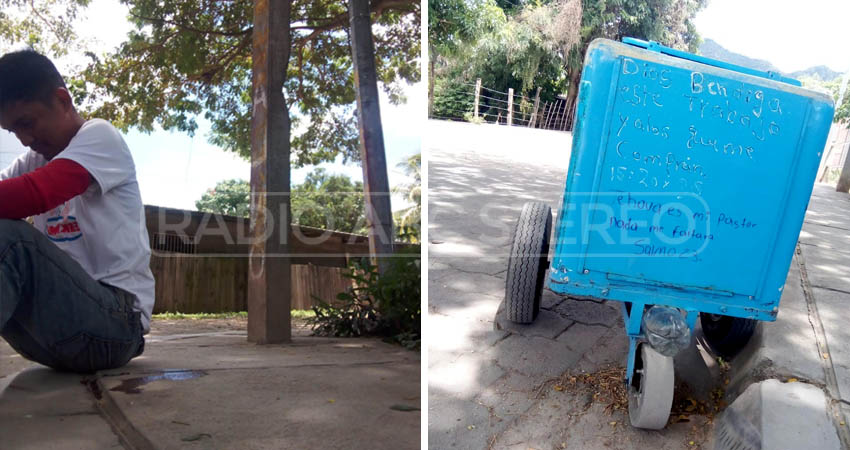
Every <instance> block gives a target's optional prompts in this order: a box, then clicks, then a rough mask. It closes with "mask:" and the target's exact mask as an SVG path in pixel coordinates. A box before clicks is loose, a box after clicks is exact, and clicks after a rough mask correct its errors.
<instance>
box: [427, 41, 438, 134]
mask: <svg viewBox="0 0 850 450" xmlns="http://www.w3.org/2000/svg"><path fill="white" fill-rule="evenodd" d="M436 59H437V56H436V55H434V52H433V51H429V52H428V118H429V119H430V118H431V114H432V113H433V112H434V61H435V60H436Z"/></svg>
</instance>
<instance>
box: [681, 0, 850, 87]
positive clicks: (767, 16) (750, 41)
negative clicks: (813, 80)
mask: <svg viewBox="0 0 850 450" xmlns="http://www.w3.org/2000/svg"><path fill="white" fill-rule="evenodd" d="M848 16H850V1H848V0H805V1H803V0H709V4H708V7H707V8H705V9H704V10H702V11H701V12H699V13H698V14H697V16H696V18H695V20H694V22H695V24H696V27H697V31H699V33H700V35H701V36H702V37H703V38H711V39H713V40H715V41H716V42H717V43H719V44H720V45H722V46H723V47H725V48H726V49H727V50H730V51H733V52H735V53H740V54H742V55H745V56H749V57H751V58H758V59H764V60H767V61H770V62H771V63H773V65H775V66H776V67H777V68H778V69H779V70H781V71H783V72H793V71H796V70H802V69H807V68H809V67H812V66H817V65H825V66H827V67H829V68H831V69H832V70H835V71H838V72H846V71H847V70H848V69H850V51H848V46H847V42H848V37H847V25H846V23H847V17H848Z"/></svg>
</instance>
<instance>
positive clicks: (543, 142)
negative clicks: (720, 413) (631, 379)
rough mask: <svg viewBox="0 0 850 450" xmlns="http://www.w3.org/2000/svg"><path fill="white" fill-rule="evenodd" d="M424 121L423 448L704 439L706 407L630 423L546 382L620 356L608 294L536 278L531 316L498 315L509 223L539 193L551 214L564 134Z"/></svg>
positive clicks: (615, 308)
mask: <svg viewBox="0 0 850 450" xmlns="http://www.w3.org/2000/svg"><path fill="white" fill-rule="evenodd" d="M428 127H429V136H433V138H432V139H430V141H429V148H428V150H427V151H428V154H429V161H428V180H429V187H428V189H429V203H428V220H429V222H428V224H429V225H428V233H429V234H428V240H429V245H428V252H429V273H428V292H429V295H428V312H429V315H428V319H427V323H426V327H427V333H429V338H428V344H429V347H428V352H429V353H428V355H429V359H428V364H429V367H428V379H429V387H428V399H429V403H428V409H429V411H428V422H429V423H428V442H429V448H433V449H484V448H487V449H489V448H494V449H514V448H515V449H529V448H534V449H553V448H558V449H560V448H582V449H597V448H598V449H603V448H604V449H611V448H614V449H631V448H658V449H673V448H676V449H679V448H683V447H686V448H709V447H708V444H706V436H708V435H710V434H711V429H712V426H711V424H710V423H708V420H707V419H706V418H705V417H702V416H691V418H690V421H689V422H681V423H677V424H673V425H670V426H668V427H667V428H666V429H664V430H662V431H644V430H638V429H634V428H632V427H631V426H630V425H628V416H627V413H624V412H622V411H615V412H614V413H613V414H610V415H609V414H607V413H606V412H605V406H606V405H604V404H602V403H599V402H595V401H594V399H593V396H592V394H590V395H585V394H581V393H579V394H575V395H574V394H569V393H567V392H560V391H556V390H553V389H551V380H553V379H554V378H556V377H560V376H561V375H563V374H564V373H565V372H570V373H581V372H583V371H584V372H594V371H597V370H600V369H603V368H608V367H620V366H623V365H625V360H626V354H627V351H628V341H627V339H626V336H625V331H624V329H623V325H622V319H621V315H620V310H619V308H620V304H619V303H617V302H606V301H591V300H577V299H572V298H565V297H562V296H560V295H557V294H555V293H553V292H551V291H548V290H547V291H545V292H544V295H543V298H542V300H541V311H540V315H539V316H538V318H537V320H536V321H535V322H534V323H533V324H531V325H517V324H513V323H510V322H508V321H507V320H505V319H504V315H503V314H502V312H501V307H502V304H503V300H504V290H505V270H506V267H507V259H508V252H509V247H510V232H511V228H512V227H513V225H514V223H515V221H516V219H517V217H518V215H519V211H520V209H521V208H522V205H523V203H525V202H527V201H531V200H537V201H544V202H546V203H548V204H549V205H550V206H552V208H553V212H554V213H555V214H557V207H558V204H559V199H560V198H561V195H562V193H563V183H564V179H565V177H566V172H567V165H568V163H569V146H570V142H571V135H570V134H569V133H560V132H551V131H540V130H528V129H525V128H519V127H513V128H508V127H499V126H494V125H473V124H462V123H447V122H439V121H429V123H428ZM558 149H560V150H558Z"/></svg>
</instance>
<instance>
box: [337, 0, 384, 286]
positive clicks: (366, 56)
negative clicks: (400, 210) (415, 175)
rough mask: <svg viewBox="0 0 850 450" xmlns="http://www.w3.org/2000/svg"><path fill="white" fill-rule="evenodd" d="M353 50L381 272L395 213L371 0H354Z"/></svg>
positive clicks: (375, 255)
mask: <svg viewBox="0 0 850 450" xmlns="http://www.w3.org/2000/svg"><path fill="white" fill-rule="evenodd" d="M348 14H349V18H350V21H351V22H350V23H351V52H352V55H353V61H354V85H355V89H356V91H357V116H358V117H357V118H358V124H359V128H360V155H361V159H362V161H363V163H362V164H363V186H364V188H365V191H366V196H365V197H366V221H367V223H368V226H369V252H370V253H371V254H372V259H373V260H377V261H373V262H377V264H378V272H379V273H383V272H384V270H385V269H386V263H385V262H384V259H385V258H386V257H388V256H390V255H392V253H393V216H392V208H391V206H390V183H389V181H388V180H387V158H386V155H385V154H384V131H383V127H382V126H381V111H380V108H379V102H378V75H377V72H376V69H375V46H374V44H373V42H372V20H371V18H370V16H369V14H370V9H369V0H351V1H350V2H349V4H348Z"/></svg>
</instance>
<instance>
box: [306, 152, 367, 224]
mask: <svg viewBox="0 0 850 450" xmlns="http://www.w3.org/2000/svg"><path fill="white" fill-rule="evenodd" d="M365 211H366V210H365V202H364V199H363V183H362V182H360V181H351V178H349V177H348V176H346V175H331V174H328V173H327V171H325V169H322V168H318V169H315V170H313V171H312V172H310V173H309V174H308V175H307V177H306V178H305V179H304V182H303V183H301V184H298V185H295V186H293V187H292V222H293V223H296V224H298V225H304V226H309V227H316V228H323V229H326V230H336V231H343V232H346V233H355V234H366V213H365Z"/></svg>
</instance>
